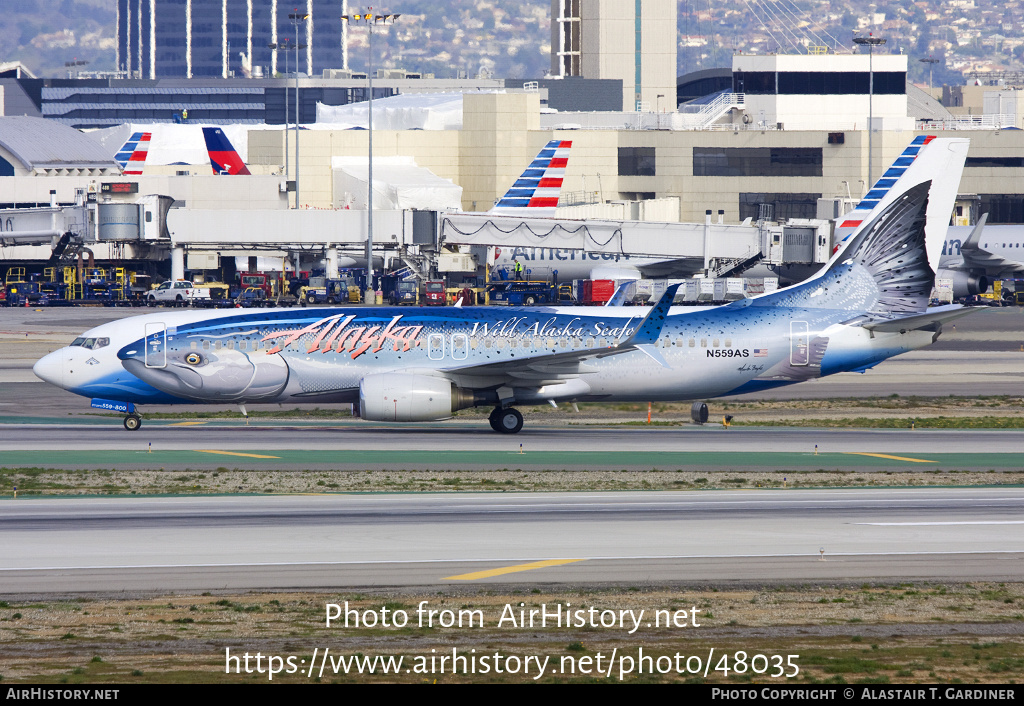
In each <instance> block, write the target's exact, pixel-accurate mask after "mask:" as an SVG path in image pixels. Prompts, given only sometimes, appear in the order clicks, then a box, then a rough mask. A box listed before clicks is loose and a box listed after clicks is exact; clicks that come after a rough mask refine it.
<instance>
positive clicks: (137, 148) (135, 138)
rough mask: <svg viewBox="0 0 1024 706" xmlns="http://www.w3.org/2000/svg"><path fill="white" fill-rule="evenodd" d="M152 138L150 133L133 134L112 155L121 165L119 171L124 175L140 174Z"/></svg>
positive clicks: (144, 164)
mask: <svg viewBox="0 0 1024 706" xmlns="http://www.w3.org/2000/svg"><path fill="white" fill-rule="evenodd" d="M152 137H153V133H150V132H133V133H132V135H131V137H129V138H128V140H127V141H126V142H125V143H124V144H123V145H122V146H121V149H119V150H118V151H117V154H116V155H114V159H116V160H117V163H118V164H120V165H121V171H123V172H124V173H125V174H126V175H131V176H139V175H141V174H142V170H143V168H144V167H145V166H146V157H148V156H149V143H150V140H151V138H152Z"/></svg>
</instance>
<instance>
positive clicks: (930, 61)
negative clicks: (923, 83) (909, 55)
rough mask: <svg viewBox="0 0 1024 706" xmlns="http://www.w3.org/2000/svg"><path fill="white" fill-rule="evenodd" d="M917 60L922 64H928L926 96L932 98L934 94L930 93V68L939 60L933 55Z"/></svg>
mask: <svg viewBox="0 0 1024 706" xmlns="http://www.w3.org/2000/svg"><path fill="white" fill-rule="evenodd" d="M918 61H920V62H921V63H922V64H928V97H929V98H934V97H935V96H933V95H932V69H933V68H934V67H935V65H936V64H937V63H939V60H938V59H936V58H935V57H934V56H929V57H926V58H924V59H918Z"/></svg>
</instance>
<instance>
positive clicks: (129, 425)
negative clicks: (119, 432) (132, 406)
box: [124, 414, 142, 431]
mask: <svg viewBox="0 0 1024 706" xmlns="http://www.w3.org/2000/svg"><path fill="white" fill-rule="evenodd" d="M141 426H142V417H140V416H139V415H137V414H129V415H128V416H126V417H125V418H124V428H125V429H127V430H128V431H136V430H138V429H139V427H141Z"/></svg>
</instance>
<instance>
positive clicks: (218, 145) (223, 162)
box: [203, 127, 250, 175]
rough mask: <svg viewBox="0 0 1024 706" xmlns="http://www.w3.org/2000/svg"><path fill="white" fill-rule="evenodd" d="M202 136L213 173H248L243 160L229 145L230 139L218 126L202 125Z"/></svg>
mask: <svg viewBox="0 0 1024 706" xmlns="http://www.w3.org/2000/svg"><path fill="white" fill-rule="evenodd" d="M203 138H204V139H205V140H206V151H207V152H208V153H209V155H210V166H211V167H213V173H214V174H231V175H234V174H250V172H249V168H248V167H246V166H245V162H243V161H242V158H241V157H240V156H239V155H238V152H236V151H235V148H234V147H232V146H231V141H230V140H228V138H227V135H225V134H224V131H223V130H221V129H220V128H219V127H204V128H203Z"/></svg>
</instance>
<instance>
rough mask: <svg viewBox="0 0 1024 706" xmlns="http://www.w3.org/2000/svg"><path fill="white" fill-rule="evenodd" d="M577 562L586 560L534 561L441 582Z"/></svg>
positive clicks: (451, 577)
mask: <svg viewBox="0 0 1024 706" xmlns="http://www.w3.org/2000/svg"><path fill="white" fill-rule="evenodd" d="M577 561H586V559H547V560H545V561H534V562H531V563H529V564H516V565H515V566H502V567H501V568H498V569H488V570H487V571H474V572H473V573H471V574H459V575H458V576H445V577H444V578H443V579H441V580H442V581H476V580H477V579H486V578H490V577H492V576H501V575H503V574H514V573H517V572H519V571H533V570H534V569H544V568H547V567H549V566H562V565H563V564H574V563H576V562H577Z"/></svg>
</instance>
